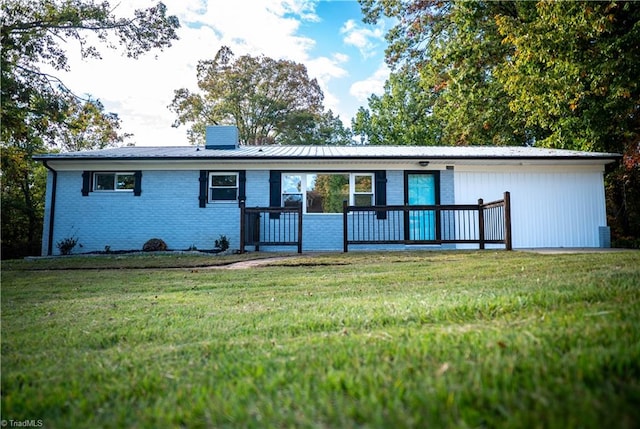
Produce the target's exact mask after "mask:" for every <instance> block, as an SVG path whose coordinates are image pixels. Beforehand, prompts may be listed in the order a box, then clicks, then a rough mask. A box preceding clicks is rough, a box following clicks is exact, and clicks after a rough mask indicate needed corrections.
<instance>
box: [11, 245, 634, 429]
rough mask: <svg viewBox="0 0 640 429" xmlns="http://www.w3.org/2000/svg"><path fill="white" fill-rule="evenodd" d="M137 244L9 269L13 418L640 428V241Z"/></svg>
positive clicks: (109, 423) (91, 423) (57, 422)
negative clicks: (438, 246) (208, 254)
mask: <svg viewBox="0 0 640 429" xmlns="http://www.w3.org/2000/svg"><path fill="white" fill-rule="evenodd" d="M257 255H258V254H254V255H253V257H255V256H257ZM262 256H264V255H262ZM139 258H140V259H138V260H136V262H135V263H131V261H130V260H129V259H127V258H125V259H116V258H108V257H104V258H62V259H60V260H56V261H58V262H59V264H57V265H56V264H55V263H54V264H53V265H52V266H47V265H46V264H48V263H47V262H46V260H45V261H41V260H39V261H17V262H12V263H10V264H3V267H2V268H3V271H2V399H1V401H2V402H1V405H2V419H5V420H14V421H23V420H28V419H31V420H42V422H43V424H44V427H47V428H57V427H77V428H82V427H123V426H124V427H196V428H197V427H203V428H204V427H255V428H263V427H319V428H324V427H327V428H334V427H372V428H378V427H379V428H386V427H436V428H437V427H460V428H466V427H518V428H521V427H527V428H529V427H541V428H546V427H558V428H570V427H581V428H591V427H593V428H601V427H607V426H608V427H616V428H634V427H638V426H639V425H640V409H639V408H638V404H640V252H637V251H635V252H634V251H629V252H615V253H590V254H571V255H570V254H567V255H538V254H532V253H521V252H504V251H497V252H495V251H483V252H406V253H357V252H356V253H349V254H347V255H344V254H327V255H315V256H300V257H295V258H291V259H288V260H283V261H279V262H277V263H276V264H274V265H271V266H264V267H254V268H252V269H247V270H216V269H205V268H200V267H202V266H203V265H207V264H204V263H202V261H203V260H196V261H195V262H194V259H193V258H192V257H191V256H190V257H187V259H185V260H183V261H182V262H184V265H185V266H187V268H183V269H161V267H162V266H169V267H175V266H176V264H177V263H176V259H175V257H174V256H170V255H166V256H161V257H149V256H141V257H139ZM218 258H221V259H216V263H228V262H231V261H234V260H236V259H233V258H234V257H233V256H230V257H218ZM225 258H230V259H225ZM87 259H90V260H91V261H93V265H92V264H91V262H87ZM60 264H62V265H60ZM127 266H129V267H132V266H135V267H146V268H136V269H118V268H119V267H127ZM62 267H66V268H68V269H67V270H64V271H61V270H59V269H58V270H55V269H53V268H62ZM194 267H196V268H194Z"/></svg>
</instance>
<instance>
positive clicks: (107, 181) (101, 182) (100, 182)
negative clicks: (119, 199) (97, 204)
mask: <svg viewBox="0 0 640 429" xmlns="http://www.w3.org/2000/svg"><path fill="white" fill-rule="evenodd" d="M114 179H115V174H113V173H112V174H98V173H96V175H95V181H96V187H95V190H96V191H113V184H114V181H115V180H114Z"/></svg>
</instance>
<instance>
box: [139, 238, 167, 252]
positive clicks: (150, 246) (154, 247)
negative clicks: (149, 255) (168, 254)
mask: <svg viewBox="0 0 640 429" xmlns="http://www.w3.org/2000/svg"><path fill="white" fill-rule="evenodd" d="M142 250H143V251H145V252H161V251H163V250H167V243H165V242H164V241H163V240H161V239H159V238H152V239H151V240H148V241H147V242H146V243H144V246H142Z"/></svg>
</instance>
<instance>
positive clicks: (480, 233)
mask: <svg viewBox="0 0 640 429" xmlns="http://www.w3.org/2000/svg"><path fill="white" fill-rule="evenodd" d="M483 204H484V200H483V199H482V198H479V199H478V246H479V248H480V249H484V206H483Z"/></svg>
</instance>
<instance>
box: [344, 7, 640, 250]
mask: <svg viewBox="0 0 640 429" xmlns="http://www.w3.org/2000/svg"><path fill="white" fill-rule="evenodd" d="M360 4H361V6H362V10H363V12H364V14H365V20H366V21H367V22H376V21H377V20H379V19H382V18H383V17H390V18H393V19H394V20H395V23H396V24H395V25H394V26H393V27H392V28H391V29H390V30H389V32H388V33H387V36H386V37H387V40H388V41H389V47H388V50H387V62H388V63H389V65H390V66H391V67H392V68H393V73H392V75H391V77H390V79H389V81H388V82H387V85H386V90H385V94H384V95H383V96H382V97H376V96H372V97H371V98H370V99H369V108H368V109H364V108H362V109H361V110H360V111H359V112H358V115H357V116H356V118H355V120H354V122H353V125H352V126H353V128H354V130H355V132H356V133H357V134H359V135H360V136H361V138H362V139H363V140H365V141H369V142H370V143H373V144H378V143H379V142H381V143H394V144H434V143H437V144H443V145H469V144H471V145H485V144H494V145H515V146H520V145H536V146H542V147H552V148H562V149H572V150H585V151H603V152H612V153H621V154H623V155H624V162H623V163H622V165H621V167H620V168H621V170H620V171H618V172H615V173H613V174H612V175H611V176H610V177H609V179H608V182H609V185H608V189H609V190H611V193H610V194H609V195H608V196H607V197H608V199H609V204H608V205H609V207H610V208H611V209H613V210H615V212H613V213H612V212H610V216H612V219H614V220H615V225H614V234H620V237H627V238H628V237H635V238H636V239H640V235H637V234H638V232H637V228H635V227H634V225H640V214H638V210H637V209H635V208H634V206H635V205H636V204H635V201H637V199H635V195H636V194H637V190H635V189H637V188H638V187H639V186H640V183H639V182H638V180H637V179H636V178H637V177H638V173H637V169H639V168H640V3H639V2H615V1H606V2H587V1H575V2H574V1H571V2H562V1H551V2H545V1H542V2H501V1H497V2H479V1H450V2H442V1H439V0H425V1H417V0H416V1H404V0H360ZM416 76H419V77H418V78H416ZM406 112H408V113H409V114H407V113H406ZM411 113H413V115H414V116H413V117H412V115H411ZM416 114H417V115H416ZM420 114H421V115H422V118H421V119H420ZM414 118H418V119H414ZM414 125H415V126H416V127H417V128H418V130H412V128H411V127H412V126H414ZM405 130H406V131H405Z"/></svg>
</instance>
